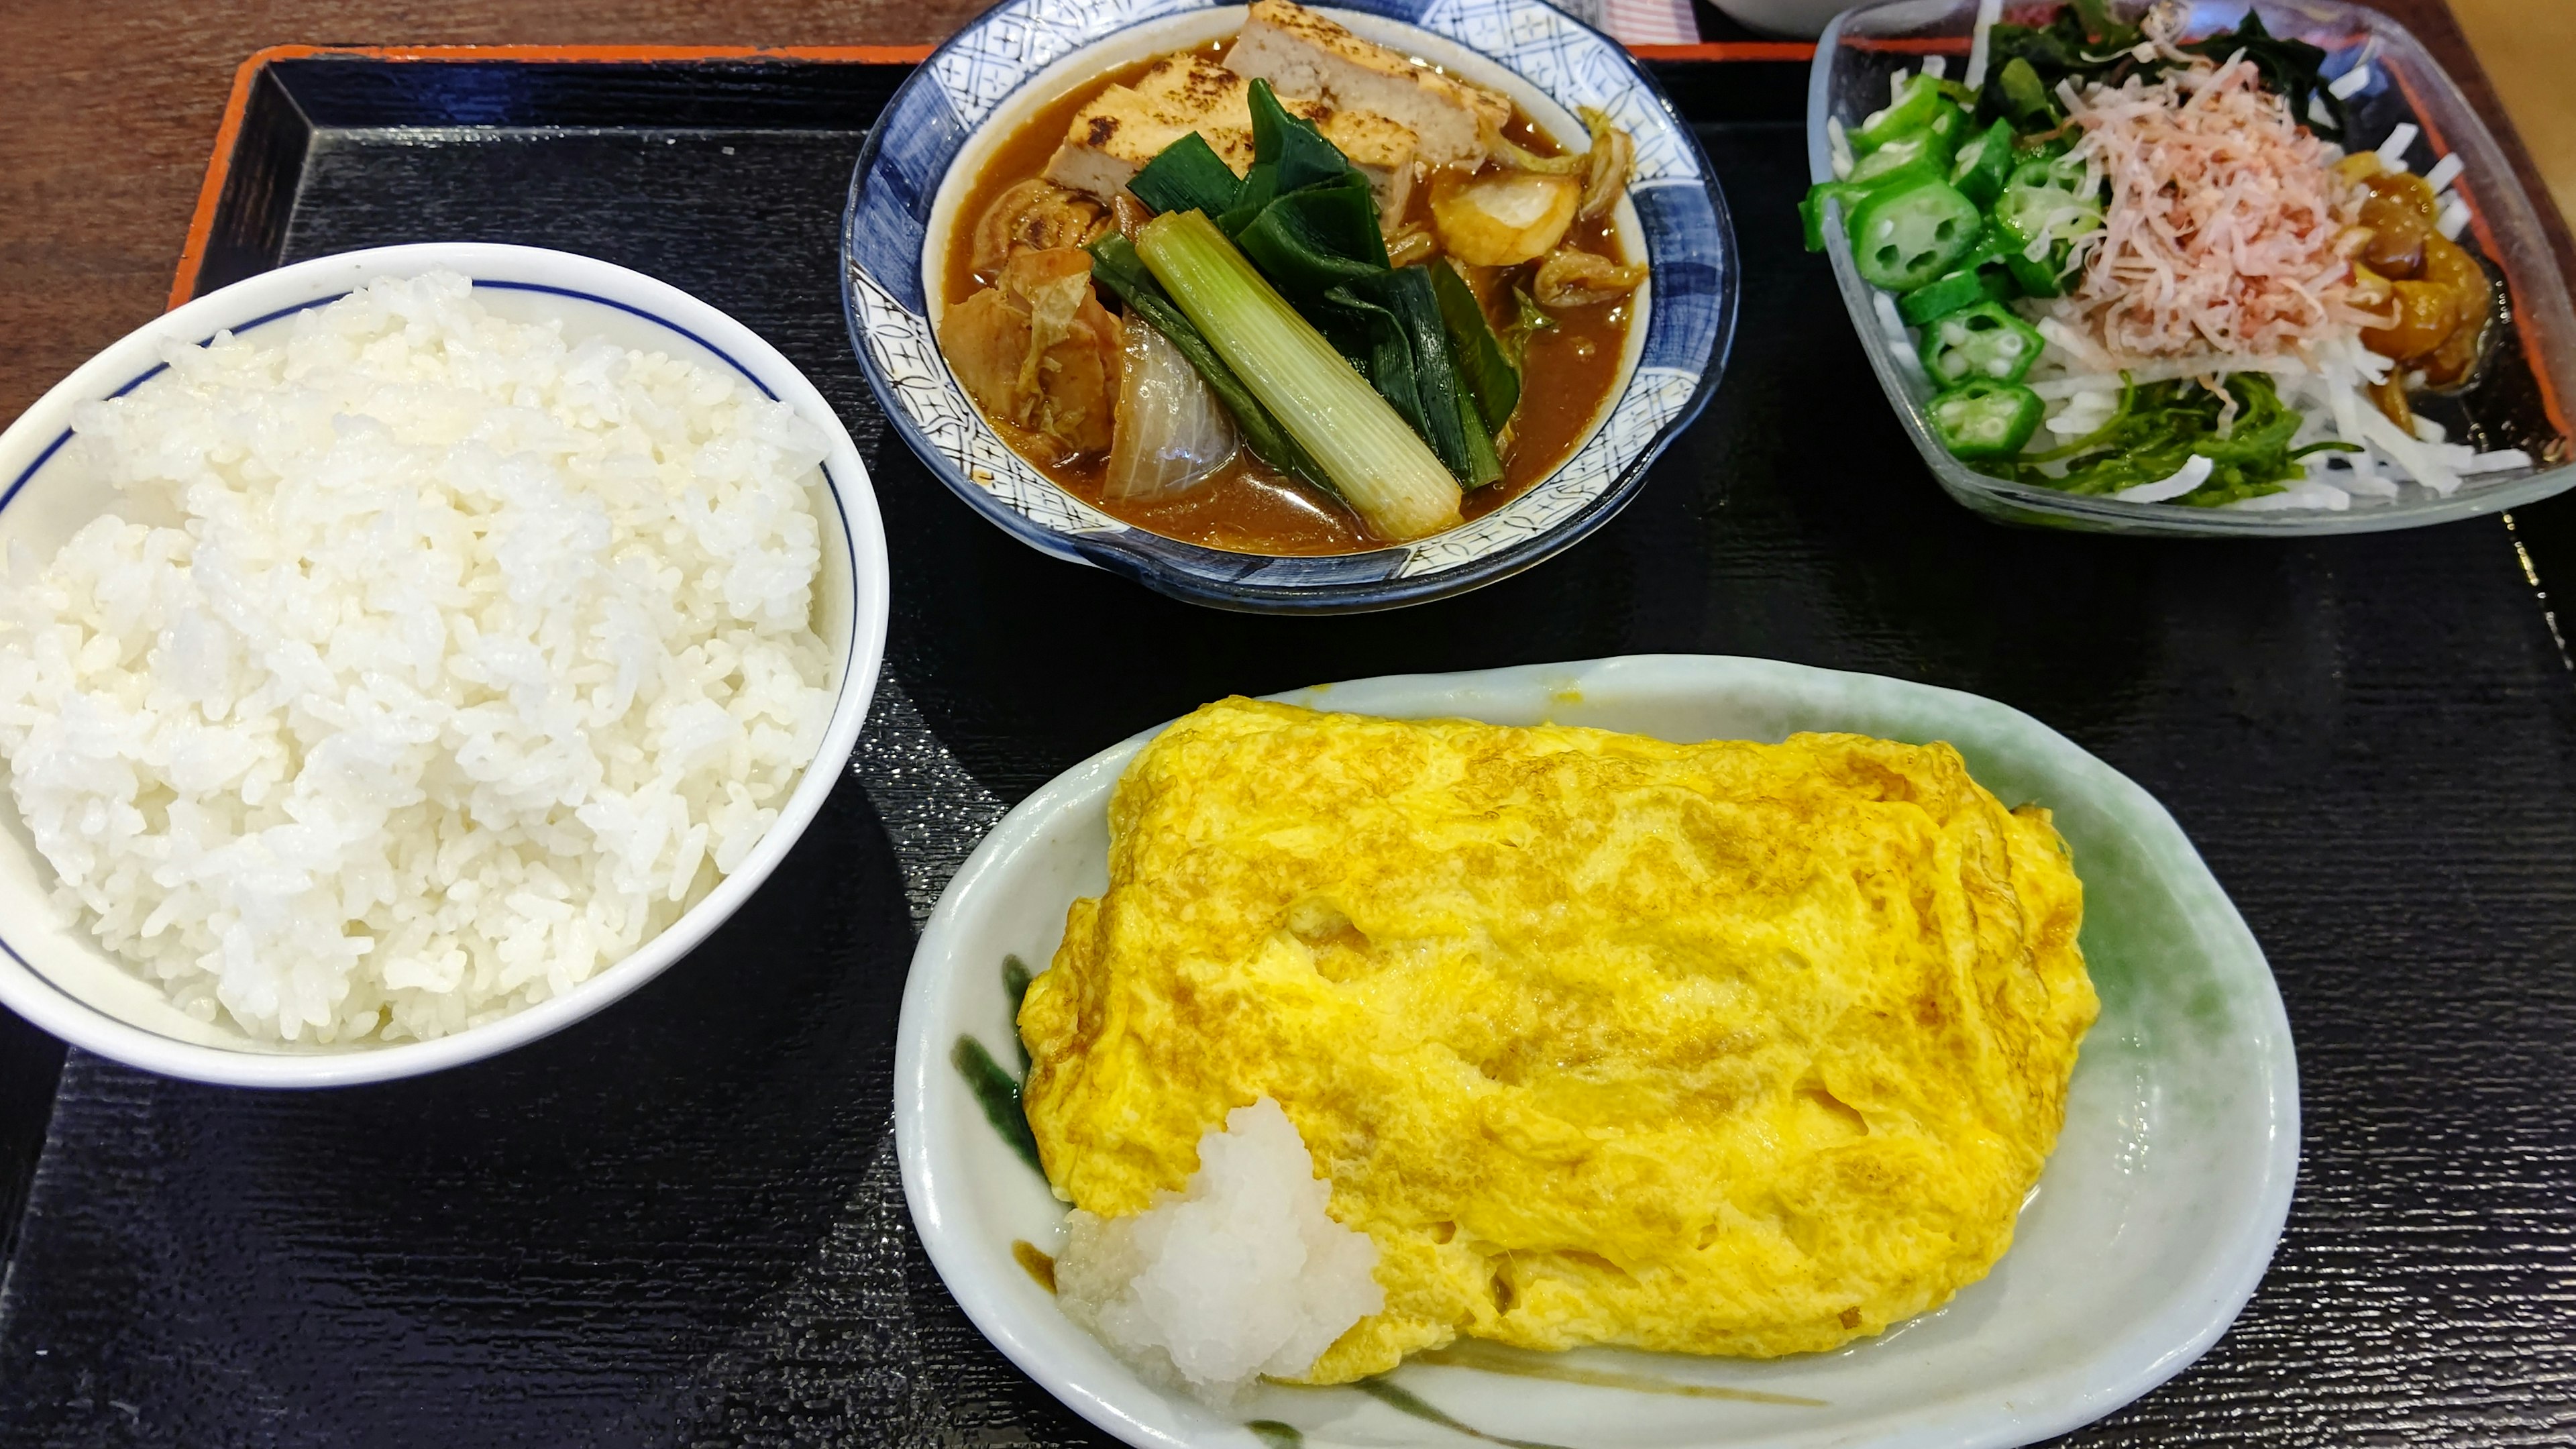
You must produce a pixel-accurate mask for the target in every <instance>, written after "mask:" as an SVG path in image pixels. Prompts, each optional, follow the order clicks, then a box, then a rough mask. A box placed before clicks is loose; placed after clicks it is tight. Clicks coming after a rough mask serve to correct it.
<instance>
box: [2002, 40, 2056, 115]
mask: <svg viewBox="0 0 2576 1449" xmlns="http://www.w3.org/2000/svg"><path fill="white" fill-rule="evenodd" d="M1997 28H1998V29H2001V28H2002V27H2000V26H1998V27H1997ZM1995 86H1996V89H1997V96H1998V99H1999V100H2000V102H2001V106H2002V110H2003V113H2004V114H2005V115H2006V116H2007V117H2010V118H2011V119H2012V121H2013V123H2014V124H2016V125H2022V126H2041V125H2046V124H2047V123H2049V122H2051V121H2054V120H2056V119H2057V102H2056V101H2055V100H2054V99H2052V98H2051V97H2050V96H2049V94H2048V84H2047V82H2045V81H2042V80H2041V79H2040V78H2039V71H2038V70H2037V69H2036V68H2034V67H2033V66H2032V65H2031V63H2030V62H2029V61H2028V60H2026V59H2024V58H2023V57H2021V56H2018V55H2017V56H2014V57H2013V58H2012V59H2010V60H2008V61H2005V62H2004V66H2003V69H2002V70H2001V71H1998V72H1997V73H1996V76H1995Z"/></svg>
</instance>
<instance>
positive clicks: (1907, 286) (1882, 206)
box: [1851, 179, 1985, 292]
mask: <svg viewBox="0 0 2576 1449" xmlns="http://www.w3.org/2000/svg"><path fill="white" fill-rule="evenodd" d="M1984 229H1985V219H1984V218H1983V217H1981V216H1979V215H1978V214H1977V208H1976V204H1975V203H1973V202H1971V201H1969V200H1968V198H1966V197H1964V196H1961V195H1960V194H1959V193H1958V192H1957V191H1954V190H1952V189H1951V188H1950V186H1949V185H1948V184H1947V183H1945V182H1940V181H1933V180H1929V179H1926V180H1921V181H1915V182H1909V183H1907V184H1905V185H1901V186H1893V187H1889V188H1886V189H1884V190H1880V191H1874V192H1871V193H1870V194H1869V196H1868V197H1867V198H1865V199H1864V200H1863V201H1862V202H1861V204H1860V206H1859V207H1858V208H1857V209H1856V210H1854V211H1853V212H1852V216H1851V243H1852V264H1853V266H1854V267H1855V268H1856V269H1857V270H1858V271H1859V272H1860V276H1861V280H1862V281H1865V282H1867V283H1869V284H1870V285H1872V286H1874V287H1885V288H1887V289H1888V290H1889V291H1892V292H1910V291H1912V290H1914V289H1915V288H1917V287H1920V286H1922V285H1924V284H1925V283H1927V282H1929V281H1931V280H1933V279H1934V278H1936V277H1938V276H1940V275H1941V274H1942V273H1943V272H1946V271H1949V270H1950V269H1951V268H1952V267H1954V266H1956V265H1957V264H1958V262H1959V260H1960V259H1961V258H1962V257H1965V256H1966V255H1967V254H1968V253H1969V251H1970V250H1971V249H1973V248H1974V247H1975V246H1976V244H1977V237H1978V236H1979V234H1980V233H1982V232H1983V231H1984Z"/></svg>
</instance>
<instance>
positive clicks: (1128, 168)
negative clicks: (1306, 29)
mask: <svg viewBox="0 0 2576 1449" xmlns="http://www.w3.org/2000/svg"><path fill="white" fill-rule="evenodd" d="M1250 86H1251V81H1250V79H1249V78H1247V77H1245V76H1243V75H1241V74H1238V73H1237V72H1235V71H1231V70H1228V69H1226V68H1225V67H1224V66H1221V65H1218V64H1216V63H1215V62H1214V61H1211V60H1209V59H1207V58H1206V57H1204V56H1198V55H1189V54H1182V55H1167V56H1165V57H1163V58H1162V59H1161V60H1158V61H1156V62H1154V64H1153V66H1152V67H1151V68H1149V69H1148V70H1147V71H1146V72H1145V74H1143V75H1142V76H1139V77H1138V78H1137V80H1136V83H1135V84H1134V85H1132V86H1111V87H1110V88H1109V89H1107V90H1105V91H1102V92H1101V93H1100V95H1099V96H1098V97H1097V98H1095V99H1094V100H1093V101H1092V102H1091V104H1089V105H1087V106H1084V107H1083V108H1082V109H1081V110H1080V111H1078V112H1076V113H1075V114H1074V118H1073V124H1072V125H1070V126H1068V127H1067V128H1066V129H1065V137H1064V142H1063V144H1062V145H1060V146H1058V147H1056V152H1055V155H1054V157H1053V158H1052V159H1050V160H1049V161H1048V162H1047V169H1046V178H1047V179H1048V180H1049V181H1052V182H1054V183H1056V184H1057V185H1059V186H1064V187H1069V188H1071V189H1073V190H1076V191H1084V192H1088V193H1090V194H1091V195H1093V196H1096V197H1099V198H1100V199H1101V200H1103V201H1109V200H1113V199H1115V198H1116V197H1117V195H1118V193H1119V192H1121V191H1123V190H1125V189H1126V186H1127V183H1128V182H1129V181H1131V180H1133V179H1134V178H1135V175H1136V173H1137V172H1138V171H1140V170H1142V169H1144V165H1145V163H1146V162H1148V161H1151V160H1153V159H1154V157H1155V155H1156V154H1157V153H1158V152H1160V151H1161V150H1162V149H1163V148H1164V147H1165V146H1168V145H1170V144H1172V143H1173V142H1174V141H1177V140H1179V139H1180V138H1181V137H1182V136H1184V135H1187V134H1188V133H1190V132H1192V131H1196V132H1198V133H1199V134H1200V135H1201V136H1203V137H1205V138H1206V139H1207V143H1208V145H1209V147H1210V148H1212V149H1213V150H1214V151H1215V152H1216V154H1217V155H1218V157H1219V158H1221V159H1222V160H1223V161H1224V162H1225V164H1226V165H1228V166H1230V167H1232V168H1233V169H1234V174H1235V175H1237V176H1240V175H1242V174H1243V173H1244V172H1246V171H1248V170H1250V169H1252V109H1251V102H1250V100H1249V99H1248V96H1249V92H1250ZM1282 104H1283V105H1285V106H1286V107H1287V109H1288V110H1289V111H1290V112H1291V113H1293V114H1296V115H1299V116H1303V117H1305V118H1306V119H1307V120H1310V121H1313V122H1314V123H1315V125H1316V128H1317V129H1319V130H1321V131H1322V132H1323V133H1324V139H1326V140H1328V141H1330V142H1332V143H1333V144H1334V145H1335V146H1337V147H1339V148H1341V152H1342V154H1343V155H1345V156H1348V157H1349V158H1350V159H1351V164H1353V165H1355V166H1357V167H1359V168H1360V170H1361V171H1362V172H1364V173H1366V175H1367V176H1368V179H1369V187H1370V189H1371V191H1372V192H1373V193H1374V194H1375V195H1376V197H1377V203H1378V211H1379V214H1380V215H1382V216H1384V217H1386V218H1387V219H1388V224H1389V225H1392V224H1394V222H1395V221H1396V220H1397V219H1399V218H1401V217H1402V216H1403V215H1404V207H1405V203H1406V200H1407V199H1408V198H1409V197H1410V196H1411V195H1412V190H1413V160H1414V150H1415V147H1414V137H1413V132H1412V131H1411V130H1409V129H1407V128H1406V127H1404V126H1403V125H1401V124H1398V123H1397V122H1395V121H1393V120H1390V119H1388V118H1387V117H1385V116H1382V115H1375V114H1372V113H1369V112H1365V111H1358V110H1350V109H1345V108H1341V107H1336V106H1334V105H1332V104H1330V103H1328V102H1325V101H1320V100H1315V99H1311V98H1310V99H1306V100H1290V99H1287V98H1285V97H1283V98H1282Z"/></svg>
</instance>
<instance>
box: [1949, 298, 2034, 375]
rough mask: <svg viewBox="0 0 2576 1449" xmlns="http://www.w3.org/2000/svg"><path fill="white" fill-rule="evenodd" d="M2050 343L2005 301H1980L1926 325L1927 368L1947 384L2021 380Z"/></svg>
mask: <svg viewBox="0 0 2576 1449" xmlns="http://www.w3.org/2000/svg"><path fill="white" fill-rule="evenodd" d="M2047 345H2048V344H2047V342H2046V340H2045V339H2043V338H2042V337H2041V336H2040V335H2039V333H2038V332H2037V331H2036V330H2034V329H2033V328H2032V327H2031V325H2030V324H2029V323H2027V322H2024V321H2023V320H2021V319H2020V318H2019V317H2016V316H2014V315H2013V314H2012V313H2011V312H2009V311H2007V310H2005V308H2004V305H2003V304H2002V303H2001V302H1980V303H1978V304H1977V305H1976V306H1973V307H1969V308H1966V309H1964V310H1962V311H1957V312H1952V313H1950V314H1949V315H1947V316H1945V317H1940V318H1937V319H1935V320H1934V321H1932V322H1931V323H1930V324H1928V325H1927V326H1925V327H1924V329H1923V370H1924V371H1926V372H1929V373H1931V374H1932V381H1933V382H1934V383H1935V384H1936V385H1938V386H1942V387H1948V386H1950V385H1951V384H1953V383H1960V382H1966V381H1968V380H1969V379H1971V378H1981V379H1984V380H1986V381H1989V382H2019V381H2021V380H2022V375H2023V374H2025V373H2027V372H2029V371H2030V365H2031V364H2032V363H2034V362H2037V361H2038V360H2039V354H2040V350H2041V349H2042V348H2044V347H2046V346H2047Z"/></svg>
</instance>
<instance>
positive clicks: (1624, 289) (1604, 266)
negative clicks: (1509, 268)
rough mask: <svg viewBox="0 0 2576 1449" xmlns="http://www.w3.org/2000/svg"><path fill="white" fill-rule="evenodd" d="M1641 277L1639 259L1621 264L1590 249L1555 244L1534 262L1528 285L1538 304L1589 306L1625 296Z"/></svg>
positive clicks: (1642, 270)
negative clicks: (1534, 272)
mask: <svg viewBox="0 0 2576 1449" xmlns="http://www.w3.org/2000/svg"><path fill="white" fill-rule="evenodd" d="M1644 280H1646V266H1645V263H1643V262H1636V263H1632V264H1630V265H1628V266H1624V267H1623V266H1621V265H1619V264H1618V263H1617V262H1614V261H1612V260H1610V259H1609V258H1608V257H1605V256H1601V255H1599V254H1597V253H1594V252H1586V251H1577V250H1575V249H1574V248H1572V247H1559V248H1557V249H1556V250H1555V251H1553V252H1550V253H1548V258H1547V260H1546V261H1543V262H1541V263H1539V264H1538V276H1537V277H1536V278H1535V279H1534V280H1533V281H1532V282H1531V284H1530V285H1531V290H1532V292H1533V293H1535V294H1536V296H1537V298H1538V304H1539V305H1540V306H1542V307H1589V306H1591V305H1593V304H1594V303H1597V302H1608V301H1613V300H1616V299H1618V298H1620V297H1624V296H1627V295H1628V294H1629V293H1630V292H1633V291H1635V290H1637V284H1638V283H1639V282H1642V281H1644Z"/></svg>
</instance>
